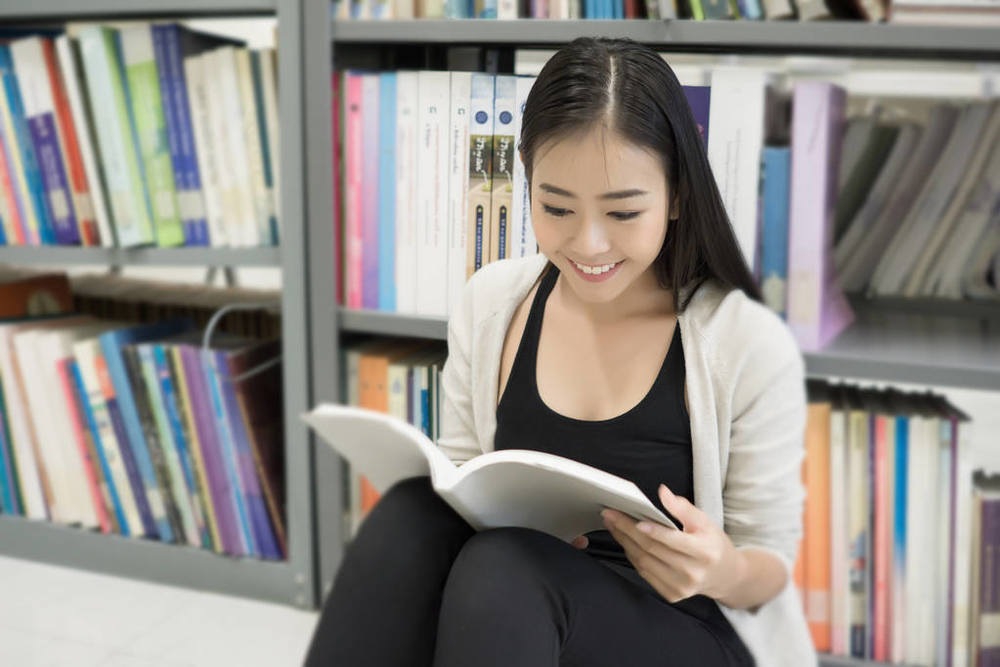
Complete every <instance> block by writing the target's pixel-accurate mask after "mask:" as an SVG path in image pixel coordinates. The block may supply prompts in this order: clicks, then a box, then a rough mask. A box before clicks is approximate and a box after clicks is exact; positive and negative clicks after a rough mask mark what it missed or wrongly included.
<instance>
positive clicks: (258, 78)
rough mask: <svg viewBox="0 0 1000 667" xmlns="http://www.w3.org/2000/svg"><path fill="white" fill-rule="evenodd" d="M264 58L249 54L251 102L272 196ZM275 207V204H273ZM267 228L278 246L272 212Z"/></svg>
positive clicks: (275, 223) (272, 175)
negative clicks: (255, 109) (255, 115)
mask: <svg viewBox="0 0 1000 667" xmlns="http://www.w3.org/2000/svg"><path fill="white" fill-rule="evenodd" d="M262 57H270V56H265V55H264V54H262V53H261V52H260V51H251V52H250V78H251V79H253V101H254V106H255V107H256V108H257V133H258V135H259V136H260V151H261V162H263V163H264V186H265V187H266V188H267V190H268V192H269V193H271V195H272V196H273V194H274V164H273V163H272V160H273V158H275V157H277V156H272V155H271V143H270V141H269V139H268V129H267V110H266V109H265V108H264V78H263V77H264V72H263V69H262V68H261V64H260V59H261V58H262ZM275 205H277V202H275ZM268 227H269V228H270V230H271V245H275V246H276V245H278V242H279V240H280V239H279V237H278V217H277V214H276V212H275V211H274V210H272V211H271V215H270V216H269V217H268Z"/></svg>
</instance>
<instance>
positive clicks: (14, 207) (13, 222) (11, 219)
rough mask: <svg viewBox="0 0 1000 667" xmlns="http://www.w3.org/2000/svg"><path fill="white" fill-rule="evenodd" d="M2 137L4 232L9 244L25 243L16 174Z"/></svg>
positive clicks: (0, 194)
mask: <svg viewBox="0 0 1000 667" xmlns="http://www.w3.org/2000/svg"><path fill="white" fill-rule="evenodd" d="M4 138H5V137H2V138H0V202H2V205H0V211H2V212H3V213H2V215H3V216H4V221H3V222H4V225H3V228H4V233H5V234H6V236H7V245H25V243H27V241H26V238H27V234H26V229H25V226H24V218H23V217H22V216H21V209H20V208H18V206H19V202H18V199H17V194H16V191H15V189H14V187H15V186H14V180H13V178H14V176H13V172H12V169H13V167H12V166H11V163H10V162H9V161H8V156H7V150H8V147H7V142H5V141H3V139H4Z"/></svg>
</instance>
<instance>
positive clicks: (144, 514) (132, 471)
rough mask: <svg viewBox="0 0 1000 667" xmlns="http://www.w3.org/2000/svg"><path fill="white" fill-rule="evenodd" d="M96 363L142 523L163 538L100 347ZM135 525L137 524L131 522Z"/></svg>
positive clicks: (145, 531) (151, 534)
mask: <svg viewBox="0 0 1000 667" xmlns="http://www.w3.org/2000/svg"><path fill="white" fill-rule="evenodd" d="M94 365H95V368H96V372H97V382H98V384H99V387H100V391H101V395H102V397H103V399H104V402H105V406H106V408H107V414H108V421H109V422H110V423H111V428H112V430H113V432H114V437H115V440H116V441H117V442H118V450H119V452H120V453H121V458H122V460H123V461H124V463H125V470H126V473H127V474H128V482H129V485H130V487H131V489H132V497H133V499H134V501H135V505H136V510H137V511H138V513H139V518H140V522H141V524H142V532H141V533H138V531H136V532H137V533H138V534H144V535H145V536H147V537H152V538H159V533H158V529H157V527H156V519H155V518H154V517H153V513H152V510H151V508H150V506H149V499H148V498H147V496H146V489H145V487H144V486H143V483H142V473H141V472H140V471H139V464H138V461H137V460H136V456H135V454H134V452H133V451H132V448H131V447H130V446H129V442H128V432H127V431H126V429H125V422H124V420H123V418H122V413H121V407H120V406H119V405H118V397H117V396H116V395H115V388H114V386H113V384H112V382H111V374H110V373H109V372H108V366H107V362H106V360H105V359H104V354H103V353H102V352H101V351H100V350H98V352H97V353H96V355H95V357H94ZM130 525H134V524H130Z"/></svg>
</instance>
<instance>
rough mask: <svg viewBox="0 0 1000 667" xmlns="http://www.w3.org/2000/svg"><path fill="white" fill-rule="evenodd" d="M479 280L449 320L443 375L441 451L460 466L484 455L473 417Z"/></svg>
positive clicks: (468, 287)
mask: <svg viewBox="0 0 1000 667" xmlns="http://www.w3.org/2000/svg"><path fill="white" fill-rule="evenodd" d="M475 282H476V281H475V276H473V279H472V280H469V281H468V282H467V283H466V285H465V289H464V290H463V292H462V298H461V300H460V301H459V303H458V304H457V306H456V307H455V308H454V310H453V311H452V314H451V316H450V317H449V318H448V358H447V359H446V360H445V363H444V369H443V370H442V371H441V389H442V392H443V396H442V400H441V432H440V435H439V436H438V447H439V448H440V449H441V451H443V452H444V453H445V455H446V456H447V457H448V458H449V459H451V461H452V462H453V463H455V464H456V465H457V464H459V463H464V462H465V461H468V460H469V459H471V458H473V457H475V456H478V455H479V454H481V453H482V449H481V448H480V446H479V439H478V437H477V436H476V425H475V419H474V417H473V409H472V405H473V386H472V381H473V375H472V373H473V369H472V365H471V361H472V354H471V349H472V336H473V326H472V299H473V298H472V294H473V289H474V283H475Z"/></svg>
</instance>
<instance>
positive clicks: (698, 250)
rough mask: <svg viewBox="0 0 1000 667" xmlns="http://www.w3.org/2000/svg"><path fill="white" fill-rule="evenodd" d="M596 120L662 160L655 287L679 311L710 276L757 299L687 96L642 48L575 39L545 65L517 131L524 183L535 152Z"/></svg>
mask: <svg viewBox="0 0 1000 667" xmlns="http://www.w3.org/2000/svg"><path fill="white" fill-rule="evenodd" d="M602 122H603V123H605V124H607V126H608V128H609V129H612V130H614V131H616V132H618V133H619V134H621V135H622V136H623V137H625V138H626V139H628V140H629V141H631V142H633V143H635V144H636V145H639V146H643V147H645V148H648V149H651V150H653V151H654V152H655V153H656V154H657V155H659V156H660V157H661V158H662V160H663V167H664V172H665V173H666V175H667V183H668V185H669V193H670V196H671V199H672V198H673V197H674V196H675V195H676V196H677V198H678V212H679V219H678V220H675V221H671V222H670V224H669V225H668V226H667V234H666V238H665V239H664V241H663V247H662V248H660V253H659V254H658V255H657V257H656V259H655V260H654V262H653V270H654V272H655V274H656V277H657V279H658V281H659V283H660V285H661V286H662V287H664V288H666V289H670V290H671V291H672V292H673V297H674V304H675V308H676V310H677V312H682V311H683V310H684V309H685V308H686V307H687V304H688V302H689V301H690V298H691V296H692V295H693V294H694V293H695V292H696V291H697V289H698V287H700V286H701V285H702V284H703V283H704V282H706V281H708V280H714V281H716V282H718V283H720V284H721V285H722V286H723V287H724V288H729V289H732V288H736V289H741V290H743V291H744V292H745V293H746V294H747V295H748V296H750V297H751V298H753V299H756V300H757V301H760V298H761V297H760V291H759V290H758V288H757V285H756V283H755V282H754V279H753V276H752V274H751V272H750V269H749V268H748V267H747V264H746V261H745V260H744V258H743V254H742V252H741V251H740V248H739V245H738V243H737V241H736V235H735V233H734V232H733V227H732V225H731V224H730V222H729V217H728V216H727V215H726V209H725V206H724V205H723V203H722V197H721V196H720V195H719V190H718V188H717V187H716V184H715V177H714V176H713V175H712V170H711V168H710V167H709V164H708V156H707V155H706V153H705V146H704V144H703V143H702V138H701V135H700V134H699V132H698V126H697V124H696V122H695V120H694V116H693V115H692V114H691V108H690V107H689V106H688V103H687V98H686V97H685V95H684V90H683V88H682V87H681V84H680V82H678V81H677V77H676V76H675V75H674V72H673V70H672V69H670V66H669V65H668V64H667V63H666V61H664V60H663V58H662V57H661V56H660V55H659V54H658V53H657V52H656V51H653V50H652V49H650V48H648V47H646V46H643V45H641V44H639V43H637V42H634V41H632V40H627V39H603V38H600V39H594V38H590V37H581V38H579V39H576V40H573V41H572V42H570V43H569V44H567V45H566V46H564V47H563V48H561V49H560V50H559V51H558V52H557V53H556V54H555V55H554V56H553V57H552V58H551V59H550V60H549V61H548V62H547V63H546V64H545V66H544V67H543V68H542V71H541V73H539V75H538V79H537V80H536V81H535V84H534V85H533V86H532V88H531V92H530V93H529V94H528V99H527V101H526V103H525V107H524V120H523V122H522V125H521V137H520V149H521V156H522V159H523V160H524V168H525V175H526V176H527V179H528V183H529V186H530V183H531V176H532V167H533V165H534V157H535V152H536V151H537V150H538V148H539V146H541V145H542V144H543V143H544V142H546V141H549V140H551V139H558V138H561V137H564V136H567V135H569V134H571V133H573V132H575V131H578V130H580V129H583V128H586V127H588V126H591V125H594V124H597V123H602ZM669 205H670V203H669V202H668V208H669ZM550 264H551V262H550ZM549 268H551V267H547V269H546V270H548V269H549ZM682 289H683V290H684V291H685V292H686V299H685V301H684V302H683V303H682V302H681V293H680V292H681V290H682Z"/></svg>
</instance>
